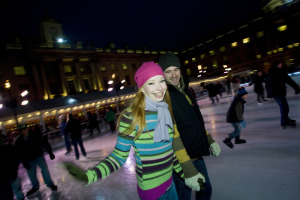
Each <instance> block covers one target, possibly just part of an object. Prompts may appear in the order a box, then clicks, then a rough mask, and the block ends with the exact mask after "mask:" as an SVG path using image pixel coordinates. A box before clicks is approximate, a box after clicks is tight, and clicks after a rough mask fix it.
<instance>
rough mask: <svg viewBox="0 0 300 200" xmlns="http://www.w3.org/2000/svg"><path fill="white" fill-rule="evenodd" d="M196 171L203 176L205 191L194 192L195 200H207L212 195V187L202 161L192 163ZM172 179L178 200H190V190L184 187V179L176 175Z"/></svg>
mask: <svg viewBox="0 0 300 200" xmlns="http://www.w3.org/2000/svg"><path fill="white" fill-rule="evenodd" d="M193 164H194V166H195V167H196V169H197V170H198V171H199V172H201V174H203V175H204V176H205V189H204V190H200V191H199V192H196V200H209V199H210V198H211V194H212V187H211V184H210V180H209V177H208V173H207V170H206V165H205V162H204V160H200V159H199V160H195V161H193ZM173 179H174V182H175V186H176V190H177V193H178V197H179V199H180V200H190V199H191V193H192V190H191V188H189V187H188V186H186V185H185V182H184V179H182V178H181V177H179V176H178V175H177V174H176V173H173Z"/></svg>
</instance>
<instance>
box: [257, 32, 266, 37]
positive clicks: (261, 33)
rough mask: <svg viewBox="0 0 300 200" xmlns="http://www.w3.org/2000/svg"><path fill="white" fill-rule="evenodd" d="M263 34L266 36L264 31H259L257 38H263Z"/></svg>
mask: <svg viewBox="0 0 300 200" xmlns="http://www.w3.org/2000/svg"><path fill="white" fill-rule="evenodd" d="M262 36H264V32H263V31H259V32H257V33H256V37H257V38H261V37H262Z"/></svg>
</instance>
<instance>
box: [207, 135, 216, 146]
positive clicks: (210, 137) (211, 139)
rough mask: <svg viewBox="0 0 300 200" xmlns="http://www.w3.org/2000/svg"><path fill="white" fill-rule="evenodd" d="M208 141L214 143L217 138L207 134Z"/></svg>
mask: <svg viewBox="0 0 300 200" xmlns="http://www.w3.org/2000/svg"><path fill="white" fill-rule="evenodd" d="M206 136H207V141H208V144H209V145H211V144H212V143H214V142H215V140H214V139H213V138H212V136H211V134H207V135H206Z"/></svg>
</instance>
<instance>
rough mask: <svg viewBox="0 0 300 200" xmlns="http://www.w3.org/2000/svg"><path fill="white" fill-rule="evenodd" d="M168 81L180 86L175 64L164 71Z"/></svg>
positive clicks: (177, 69)
mask: <svg viewBox="0 0 300 200" xmlns="http://www.w3.org/2000/svg"><path fill="white" fill-rule="evenodd" d="M164 74H165V77H166V80H167V82H168V83H170V84H172V85H173V86H175V87H180V69H179V68H178V67H176V66H171V67H168V68H167V69H166V70H165V71H164Z"/></svg>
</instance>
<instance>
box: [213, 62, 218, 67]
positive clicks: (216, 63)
mask: <svg viewBox="0 0 300 200" xmlns="http://www.w3.org/2000/svg"><path fill="white" fill-rule="evenodd" d="M213 68H218V61H217V60H213Z"/></svg>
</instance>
